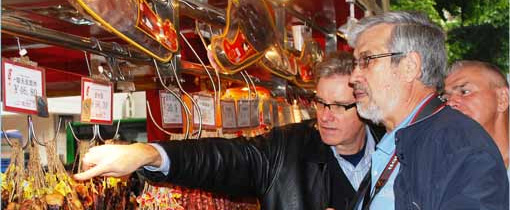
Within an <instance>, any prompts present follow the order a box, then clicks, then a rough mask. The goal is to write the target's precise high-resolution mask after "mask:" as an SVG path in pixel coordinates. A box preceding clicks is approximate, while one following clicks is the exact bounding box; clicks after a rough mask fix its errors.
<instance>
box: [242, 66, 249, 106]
mask: <svg viewBox="0 0 510 210" xmlns="http://www.w3.org/2000/svg"><path fill="white" fill-rule="evenodd" d="M241 76H243V80H244V82H245V83H246V87H248V100H251V86H250V82H248V79H246V76H245V75H244V71H241Z"/></svg>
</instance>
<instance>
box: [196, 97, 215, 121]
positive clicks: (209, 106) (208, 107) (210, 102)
mask: <svg viewBox="0 0 510 210" xmlns="http://www.w3.org/2000/svg"><path fill="white" fill-rule="evenodd" d="M193 98H194V99H195V101H196V102H197V104H198V107H199V108H200V111H201V114H202V125H204V126H208V127H214V126H216V111H215V109H214V98H213V97H211V96H203V95H194V96H193ZM193 122H194V123H195V124H196V125H198V124H199V120H198V112H197V110H196V108H195V107H193Z"/></svg>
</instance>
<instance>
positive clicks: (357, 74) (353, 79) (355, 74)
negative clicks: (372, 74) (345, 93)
mask: <svg viewBox="0 0 510 210" xmlns="http://www.w3.org/2000/svg"><path fill="white" fill-rule="evenodd" d="M361 76H362V74H361V70H360V68H359V67H358V66H357V65H356V66H354V69H353V70H352V73H351V76H350V77H349V84H351V85H354V84H356V83H359V82H360V81H361Z"/></svg>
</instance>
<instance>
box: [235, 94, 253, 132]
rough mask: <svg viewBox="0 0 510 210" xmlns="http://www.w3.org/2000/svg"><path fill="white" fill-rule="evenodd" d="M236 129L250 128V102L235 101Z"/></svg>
mask: <svg viewBox="0 0 510 210" xmlns="http://www.w3.org/2000/svg"><path fill="white" fill-rule="evenodd" d="M237 127H240V128H246V127H250V101H248V100H239V101H237Z"/></svg>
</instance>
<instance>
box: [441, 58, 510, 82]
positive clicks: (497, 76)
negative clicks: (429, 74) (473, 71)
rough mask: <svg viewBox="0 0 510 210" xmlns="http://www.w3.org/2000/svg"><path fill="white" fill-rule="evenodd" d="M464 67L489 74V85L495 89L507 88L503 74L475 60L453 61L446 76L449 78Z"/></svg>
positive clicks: (493, 66)
mask: <svg viewBox="0 0 510 210" xmlns="http://www.w3.org/2000/svg"><path fill="white" fill-rule="evenodd" d="M465 67H477V68H479V69H480V71H485V72H486V73H489V74H491V75H492V76H494V77H492V78H493V79H491V81H490V84H491V85H493V86H494V87H496V88H499V87H508V81H507V80H506V78H505V75H504V74H503V72H502V71H501V70H500V69H499V68H498V67H497V66H495V65H493V64H490V63H487V62H483V61H476V60H459V61H455V62H454V63H453V64H452V66H451V67H450V68H449V69H448V70H447V72H446V75H447V76H449V75H450V74H453V73H454V72H456V71H459V70H461V69H463V68H465Z"/></svg>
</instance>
